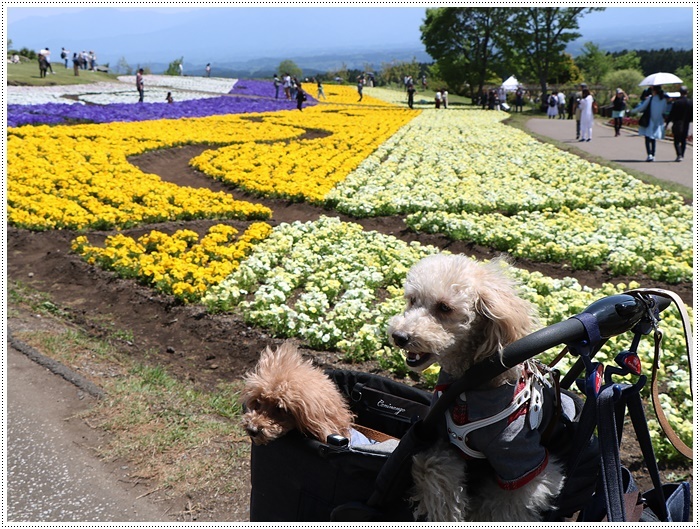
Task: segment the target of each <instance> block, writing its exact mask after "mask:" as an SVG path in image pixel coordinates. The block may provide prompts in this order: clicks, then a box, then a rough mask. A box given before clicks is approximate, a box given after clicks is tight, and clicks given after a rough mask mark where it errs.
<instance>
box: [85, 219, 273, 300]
mask: <svg viewBox="0 0 700 529" xmlns="http://www.w3.org/2000/svg"><path fill="white" fill-rule="evenodd" d="M270 233H272V227H271V226H270V225H269V224H267V223H264V222H256V223H253V224H251V225H250V227H249V228H248V229H247V230H246V231H245V233H244V234H243V235H242V236H240V237H239V238H238V239H236V235H238V230H236V229H235V228H233V227H232V226H227V225H224V224H218V225H216V226H212V227H211V228H209V231H208V233H207V234H206V235H205V236H204V237H203V238H202V239H201V240H199V236H198V235H197V234H196V233H195V232H193V231H191V230H179V231H177V232H175V233H174V234H173V235H171V236H170V235H166V234H165V233H162V232H159V231H155V230H153V231H151V232H150V233H148V234H146V235H142V236H141V237H139V238H138V239H133V238H132V237H127V236H125V235H123V234H117V235H113V236H110V237H107V239H106V241H105V247H104V248H100V247H97V246H91V245H90V242H89V241H88V238H87V237H86V236H80V237H77V238H76V239H74V240H73V242H72V244H71V248H72V250H73V251H74V252H76V253H78V254H79V255H81V256H82V257H83V259H85V260H86V261H87V262H88V263H90V264H98V265H99V266H100V267H102V268H106V269H108V270H114V271H115V272H117V273H118V274H119V275H120V276H121V277H125V278H136V279H138V280H139V281H141V282H142V283H144V284H147V285H149V286H151V287H153V288H155V289H156V290H159V291H160V292H164V293H166V294H172V295H174V296H175V297H177V298H179V299H181V300H182V301H186V302H193V301H198V300H199V299H200V298H201V297H202V295H203V294H204V293H205V292H206V291H207V289H208V288H209V287H211V286H213V285H218V284H219V283H221V281H223V280H224V279H225V278H226V277H228V276H229V275H230V274H231V273H232V272H233V271H234V270H236V269H237V268H238V266H239V264H240V261H241V260H242V259H243V258H245V257H246V256H247V255H248V254H249V253H250V251H251V250H252V248H253V246H254V245H255V244H256V243H258V242H259V241H261V240H263V239H265V238H266V237H268V236H269V235H270Z"/></svg>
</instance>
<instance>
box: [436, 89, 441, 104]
mask: <svg viewBox="0 0 700 529" xmlns="http://www.w3.org/2000/svg"><path fill="white" fill-rule="evenodd" d="M441 104H442V92H441V91H440V90H438V91H437V92H435V108H440V105H441Z"/></svg>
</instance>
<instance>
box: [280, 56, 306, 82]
mask: <svg viewBox="0 0 700 529" xmlns="http://www.w3.org/2000/svg"><path fill="white" fill-rule="evenodd" d="M277 71H278V72H279V74H280V75H284V74H286V73H288V74H289V75H291V76H292V77H296V78H297V79H301V77H302V73H303V72H302V71H301V68H299V67H298V66H297V64H296V63H295V62H294V61H292V60H289V59H286V60H284V61H282V62H281V63H280V65H279V66H278V67H277Z"/></svg>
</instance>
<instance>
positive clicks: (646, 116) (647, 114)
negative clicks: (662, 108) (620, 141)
mask: <svg viewBox="0 0 700 529" xmlns="http://www.w3.org/2000/svg"><path fill="white" fill-rule="evenodd" d="M649 123H651V101H649V104H648V105H647V108H646V109H645V110H644V112H642V115H641V116H640V117H639V126H640V127H648V126H649Z"/></svg>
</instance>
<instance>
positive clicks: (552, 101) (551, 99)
mask: <svg viewBox="0 0 700 529" xmlns="http://www.w3.org/2000/svg"><path fill="white" fill-rule="evenodd" d="M558 102H559V100H558V99H557V97H556V96H549V106H550V107H555V106H557V103H558Z"/></svg>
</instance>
